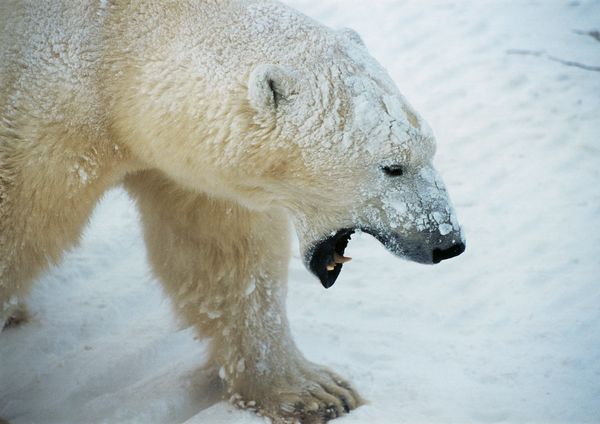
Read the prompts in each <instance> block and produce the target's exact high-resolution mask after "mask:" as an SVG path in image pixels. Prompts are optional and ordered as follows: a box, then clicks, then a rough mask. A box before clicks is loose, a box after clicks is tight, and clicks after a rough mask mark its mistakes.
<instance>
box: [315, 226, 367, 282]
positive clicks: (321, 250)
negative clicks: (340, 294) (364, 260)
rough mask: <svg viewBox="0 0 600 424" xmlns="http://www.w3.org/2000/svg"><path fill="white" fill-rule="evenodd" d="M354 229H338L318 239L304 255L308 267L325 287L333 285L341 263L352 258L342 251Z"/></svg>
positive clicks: (340, 268) (340, 269)
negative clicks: (330, 234)
mask: <svg viewBox="0 0 600 424" xmlns="http://www.w3.org/2000/svg"><path fill="white" fill-rule="evenodd" d="M354 231H355V229H354V228H343V229H341V230H338V231H337V232H336V233H335V234H333V235H332V236H329V237H326V238H324V239H322V240H320V241H318V242H317V243H316V244H315V245H314V246H313V248H312V249H310V250H309V252H308V253H307V254H306V256H305V260H306V263H307V264H308V267H309V269H310V270H311V272H312V273H313V274H315V275H316V276H317V277H318V278H319V280H320V281H321V284H323V287H325V288H326V289H328V288H329V287H331V286H333V284H334V283H335V280H336V279H337V277H338V276H339V275H340V272H341V271H342V266H343V264H345V263H347V262H350V260H351V259H352V258H348V257H345V256H344V251H345V250H346V247H347V246H348V241H350V238H351V236H352V234H354Z"/></svg>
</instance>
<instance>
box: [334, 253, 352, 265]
mask: <svg viewBox="0 0 600 424" xmlns="http://www.w3.org/2000/svg"><path fill="white" fill-rule="evenodd" d="M333 260H334V262H335V263H337V264H345V263H346V262H350V261H351V260H352V258H349V257H347V256H342V255H339V254H338V253H337V252H335V253H334V254H333Z"/></svg>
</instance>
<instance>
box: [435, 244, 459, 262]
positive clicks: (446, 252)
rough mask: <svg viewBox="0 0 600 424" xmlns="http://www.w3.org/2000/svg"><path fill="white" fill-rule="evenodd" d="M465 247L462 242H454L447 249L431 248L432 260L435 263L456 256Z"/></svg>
mask: <svg viewBox="0 0 600 424" xmlns="http://www.w3.org/2000/svg"><path fill="white" fill-rule="evenodd" d="M465 247H466V246H465V244H464V243H458V244H454V245H452V246H450V247H449V248H447V249H438V248H435V249H433V257H432V261H433V263H434V264H437V263H440V262H441V261H443V260H445V259H450V258H453V257H455V256H458V255H460V254H461V253H462V252H464V251H465Z"/></svg>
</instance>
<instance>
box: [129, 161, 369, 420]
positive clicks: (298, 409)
mask: <svg viewBox="0 0 600 424" xmlns="http://www.w3.org/2000/svg"><path fill="white" fill-rule="evenodd" d="M126 186H127V187H128V189H129V190H130V192H131V193H132V194H133V196H134V197H135V198H136V199H137V202H138V205H139V207H140V211H141V214H142V219H143V224H144V231H145V238H146V243H147V245H148V250H149V258H150V261H151V263H152V265H153V268H154V271H155V273H156V274H157V276H158V277H159V278H160V279H161V281H162V283H163V285H164V287H165V289H166V291H167V292H168V294H169V295H170V297H171V299H172V301H173V305H174V308H175V310H176V312H177V313H178V314H179V316H180V317H182V318H183V320H184V321H185V322H186V323H187V324H189V325H194V326H195V327H196V329H197V330H198V332H199V333H200V334H201V335H204V336H208V337H211V338H212V360H213V361H214V364H215V366H216V369H218V370H219V376H220V377H221V379H222V380H223V382H224V385H225V388H226V391H227V394H226V395H227V398H228V399H229V400H230V401H231V402H232V403H234V404H235V405H237V406H239V407H242V408H246V409H250V410H254V411H256V412H257V413H259V414H261V415H265V416H268V417H270V418H271V419H272V420H273V421H274V422H275V423H296V422H301V423H324V422H326V421H328V420H329V419H332V418H335V417H337V416H340V415H342V414H344V413H345V412H347V411H349V410H351V409H354V408H355V407H357V406H358V405H359V404H360V403H361V399H360V397H359V395H358V394H357V393H356V392H355V391H354V389H353V388H352V387H351V386H350V385H349V384H348V383H347V382H345V381H344V380H343V379H341V378H340V377H338V376H337V375H335V374H334V373H333V372H331V371H330V370H328V369H327V368H325V367H321V366H318V365H316V364H312V363H310V362H309V361H307V360H306V359H305V358H304V357H303V356H302V354H301V353H300V352H299V350H298V349H297V347H296V345H295V343H294V341H293V339H292V336H291V333H290V329H289V326H288V322H287V317H286V315H285V295H286V279H287V269H288V261H289V227H288V221H287V218H286V216H285V214H284V213H283V212H281V211H271V212H263V213H258V212H253V211H249V210H248V209H245V208H243V207H240V206H238V205H236V204H234V203H231V202H227V201H223V200H216V199H213V198H209V197H207V196H204V195H198V194H194V193H191V192H189V191H185V190H183V189H181V188H179V186H177V185H175V184H174V183H172V182H170V181H169V180H168V179H166V178H165V177H163V176H161V175H160V174H158V173H156V172H149V171H147V172H144V173H139V174H136V175H132V176H130V177H128V178H127V181H126Z"/></svg>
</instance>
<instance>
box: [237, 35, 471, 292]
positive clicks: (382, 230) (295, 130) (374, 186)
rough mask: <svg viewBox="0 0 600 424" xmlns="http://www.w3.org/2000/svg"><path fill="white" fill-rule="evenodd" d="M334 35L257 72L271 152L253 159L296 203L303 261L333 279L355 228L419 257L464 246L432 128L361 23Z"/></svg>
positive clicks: (260, 116) (255, 86)
mask: <svg viewBox="0 0 600 424" xmlns="http://www.w3.org/2000/svg"><path fill="white" fill-rule="evenodd" d="M334 38H335V39H334V41H333V42H331V43H329V44H327V43H325V44H326V47H325V48H323V49H322V51H321V52H320V53H316V54H312V55H310V59H307V61H306V62H305V63H284V64H265V65H259V66H256V67H255V68H254V69H253V70H252V72H251V74H250V77H249V81H248V101H249V105H250V107H251V109H252V113H253V118H252V119H253V121H254V124H255V125H256V128H257V129H256V130H255V131H254V132H253V133H254V134H260V135H259V136H257V139H256V140H255V142H256V143H258V144H261V143H263V144H264V138H265V134H269V136H268V139H269V141H268V143H267V144H268V146H269V147H268V149H267V151H268V152H270V153H268V154H267V155H263V158H264V159H263V160H261V161H259V162H260V163H257V164H256V165H255V167H256V168H257V169H261V170H262V171H261V176H262V181H261V183H260V185H261V190H264V191H265V192H268V193H269V194H270V195H271V199H275V200H274V202H275V203H277V204H279V205H281V206H283V207H285V208H286V209H287V210H289V211H290V214H291V215H292V217H293V221H294V223H295V227H296V229H297V232H298V236H299V239H300V244H301V249H302V254H303V258H304V261H305V263H306V265H307V267H308V268H309V269H310V270H311V271H312V272H313V273H314V274H315V275H316V276H317V277H318V278H319V279H320V280H321V283H322V284H323V285H324V286H325V287H326V288H327V287H330V286H331V285H333V283H334V282H335V280H336V278H337V277H338V275H339V273H340V271H341V269H342V266H343V263H344V262H345V261H346V260H347V259H346V258H345V257H344V249H345V248H346V246H347V243H348V240H349V238H350V235H351V234H352V233H353V232H355V231H363V232H366V233H369V234H371V235H373V236H374V237H376V238H377V239H378V240H379V241H381V242H382V243H383V245H384V246H385V247H386V248H387V249H388V250H390V251H391V252H393V253H394V254H396V255H398V256H401V257H404V258H406V259H409V260H412V261H416V262H419V263H425V264H434V263H438V262H440V261H442V260H444V259H448V258H451V257H454V256H457V255H459V254H461V253H462V252H463V251H464V250H465V242H464V238H463V235H462V233H461V229H460V226H459V224H458V221H457V219H456V215H455V212H454V209H453V207H452V204H451V202H450V199H449V197H448V192H447V191H446V188H445V186H444V183H443V182H442V179H441V177H440V176H439V174H438V173H437V172H436V170H435V169H434V167H433V165H432V159H433V155H434V153H435V140H434V136H433V134H432V132H431V130H430V129H429V127H428V126H427V124H426V123H425V122H424V121H423V120H422V119H421V117H420V116H419V115H418V114H417V113H416V112H415V111H414V110H413V109H412V108H411V106H410V105H409V104H408V102H407V101H406V100H405V99H404V97H403V96H402V95H401V94H400V93H399V91H398V89H397V88H396V86H395V84H394V83H393V82H392V81H391V79H390V77H389V76H388V75H387V73H386V72H385V71H384V70H383V68H382V67H381V66H380V65H379V64H378V63H377V62H376V61H375V60H374V59H373V58H372V57H371V56H370V55H369V54H368V52H367V51H366V49H365V47H364V45H363V43H362V42H361V40H360V38H359V37H358V36H357V35H356V34H355V33H353V32H351V31H343V32H338V33H336V36H335V37H334ZM247 142H248V143H250V144H252V141H251V140H248V141H247Z"/></svg>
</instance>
